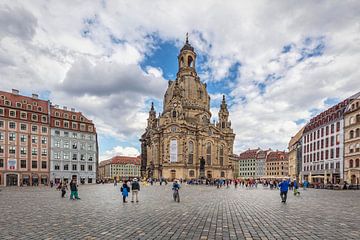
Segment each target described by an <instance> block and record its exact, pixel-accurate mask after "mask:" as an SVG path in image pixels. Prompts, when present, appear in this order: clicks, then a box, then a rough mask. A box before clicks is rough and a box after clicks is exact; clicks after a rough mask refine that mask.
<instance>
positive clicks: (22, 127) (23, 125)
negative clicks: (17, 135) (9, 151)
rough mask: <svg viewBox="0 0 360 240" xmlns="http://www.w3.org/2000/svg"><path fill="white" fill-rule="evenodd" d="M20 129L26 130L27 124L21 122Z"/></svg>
mask: <svg viewBox="0 0 360 240" xmlns="http://www.w3.org/2000/svg"><path fill="white" fill-rule="evenodd" d="M20 129H21V131H26V129H27V125H26V124H25V123H21V124H20Z"/></svg>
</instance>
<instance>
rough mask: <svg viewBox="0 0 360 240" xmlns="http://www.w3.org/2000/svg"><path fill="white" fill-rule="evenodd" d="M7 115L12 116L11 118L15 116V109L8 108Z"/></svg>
mask: <svg viewBox="0 0 360 240" xmlns="http://www.w3.org/2000/svg"><path fill="white" fill-rule="evenodd" d="M9 116H10V117H13V118H14V117H16V111H15V110H10V111H9Z"/></svg>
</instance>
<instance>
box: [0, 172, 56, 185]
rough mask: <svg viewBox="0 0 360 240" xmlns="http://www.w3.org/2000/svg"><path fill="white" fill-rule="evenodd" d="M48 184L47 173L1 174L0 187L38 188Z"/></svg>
mask: <svg viewBox="0 0 360 240" xmlns="http://www.w3.org/2000/svg"><path fill="white" fill-rule="evenodd" d="M48 184H49V174H48V173H38V172H37V173H33V172H15V171H14V172H1V173H0V186H8V187H10V186H40V185H48Z"/></svg>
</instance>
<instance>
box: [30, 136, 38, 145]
mask: <svg viewBox="0 0 360 240" xmlns="http://www.w3.org/2000/svg"><path fill="white" fill-rule="evenodd" d="M31 143H34V144H36V143H37V136H31Z"/></svg>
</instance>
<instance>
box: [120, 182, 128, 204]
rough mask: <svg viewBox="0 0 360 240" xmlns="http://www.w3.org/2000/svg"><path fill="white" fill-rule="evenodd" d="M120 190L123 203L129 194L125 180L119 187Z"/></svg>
mask: <svg viewBox="0 0 360 240" xmlns="http://www.w3.org/2000/svg"><path fill="white" fill-rule="evenodd" d="M120 191H121V193H122V196H123V203H127V201H126V198H127V197H128V196H129V192H130V188H129V186H128V185H127V183H126V180H124V182H123V185H122V186H121V188H120Z"/></svg>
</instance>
